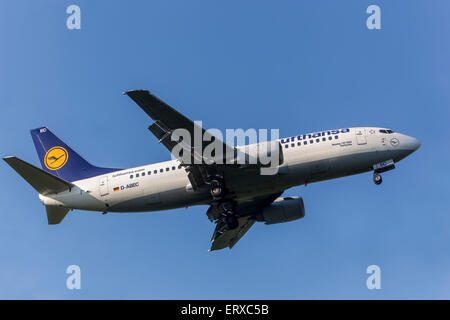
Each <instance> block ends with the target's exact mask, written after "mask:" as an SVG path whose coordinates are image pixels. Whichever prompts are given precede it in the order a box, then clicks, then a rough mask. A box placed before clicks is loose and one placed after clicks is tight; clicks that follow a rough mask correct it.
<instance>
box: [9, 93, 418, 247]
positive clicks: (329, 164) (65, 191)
mask: <svg viewBox="0 0 450 320" xmlns="http://www.w3.org/2000/svg"><path fill="white" fill-rule="evenodd" d="M123 94H125V95H127V96H128V97H130V98H131V99H132V100H133V101H134V102H135V103H136V104H137V105H139V106H140V107H141V108H142V110H143V111H144V112H145V113H146V114H147V115H148V116H149V117H150V118H151V119H153V121H154V122H153V123H152V124H151V125H150V126H149V130H150V132H151V133H153V134H154V135H155V136H156V138H157V139H158V141H159V142H160V143H162V144H163V145H164V146H165V147H166V148H167V149H169V151H171V152H172V150H173V148H174V146H175V145H177V144H178V143H181V142H182V141H180V140H181V139H179V138H178V137H175V139H174V133H175V131H176V129H180V128H181V129H184V130H186V131H187V132H189V133H192V134H194V132H195V131H196V130H197V131H199V130H200V132H201V133H202V134H204V135H209V138H214V139H213V140H214V141H215V142H216V143H218V145H220V146H221V147H223V150H227V151H230V150H231V153H230V154H231V155H232V156H233V157H235V156H236V154H237V151H239V152H240V153H241V154H242V153H244V154H245V155H247V154H248V153H249V152H248V150H249V149H248V148H247V149H242V146H238V147H235V146H230V145H227V144H226V143H224V142H222V141H220V139H219V138H217V137H215V136H213V135H212V134H209V133H208V131H206V130H205V129H203V128H202V127H201V126H199V125H198V124H197V123H196V122H193V121H192V120H190V119H189V118H187V117H185V116H184V115H182V114H181V113H179V112H178V111H176V110H175V109H174V108H172V107H170V106H169V105H168V104H166V103H165V102H163V101H162V100H160V99H159V98H157V97H156V96H154V95H153V94H151V93H150V92H149V91H147V90H130V91H126V92H124V93H123ZM31 136H32V138H33V142H34V145H35V147H36V151H37V153H38V156H39V160H40V162H41V166H42V169H40V168H37V167H35V166H33V165H31V164H29V163H27V162H25V161H23V160H21V159H19V158H17V157H14V156H9V157H5V158H3V159H4V160H5V161H6V162H7V163H8V164H9V165H10V166H11V167H12V168H13V169H14V170H15V171H16V172H17V173H18V174H19V175H21V176H22V177H23V178H24V179H25V180H26V181H27V182H28V183H29V184H30V185H31V186H32V187H33V188H34V189H35V190H36V191H37V192H38V193H39V198H40V201H41V202H42V203H43V204H44V205H45V207H46V212H47V221H48V224H50V225H53V224H59V223H60V222H61V221H62V220H63V219H64V218H65V216H66V214H67V213H68V212H69V211H70V210H73V209H78V210H88V211H99V212H102V213H109V212H149V211H159V210H171V209H175V208H182V207H186V208H187V207H189V206H193V205H208V206H209V208H208V209H207V211H206V214H207V216H208V218H209V219H210V220H211V221H212V222H214V223H215V229H214V232H213V236H212V239H211V247H210V249H209V250H210V251H213V250H219V249H223V248H226V247H228V248H230V249H231V248H233V246H234V245H235V244H236V243H237V242H238V241H239V240H240V239H241V238H242V237H243V235H244V234H245V233H246V232H247V231H248V230H249V229H250V228H251V227H252V226H253V224H254V223H256V222H264V223H265V224H267V225H270V224H276V223H284V222H289V221H294V220H297V219H300V218H303V217H304V215H305V206H304V202H303V199H302V197H300V196H290V197H282V196H281V195H282V193H283V192H284V191H285V190H286V189H289V188H291V187H294V186H299V185H307V184H309V183H314V182H319V181H324V180H329V179H336V178H340V177H345V176H350V175H354V174H360V173H364V172H369V171H373V181H374V183H375V184H377V185H379V184H381V182H382V177H381V173H383V172H386V171H389V170H392V169H394V168H395V165H396V163H397V162H399V161H400V160H402V159H404V158H405V157H407V156H408V155H410V154H411V153H413V152H414V151H416V150H417V149H418V148H419V147H420V145H421V144H420V142H419V141H418V140H417V139H415V138H413V137H410V136H407V135H405V134H401V133H398V132H394V131H392V130H391V129H387V128H381V127H354V128H344V129H337V130H325V131H320V132H315V133H309V134H301V135H298V136H294V137H288V138H284V139H276V140H274V141H272V142H271V143H272V144H275V145H276V148H275V149H274V150H275V151H277V153H276V155H275V156H276V159H277V161H278V162H277V163H276V164H277V166H276V170H275V171H274V172H275V173H274V174H264V175H263V174H261V170H262V168H264V164H263V163H262V162H261V161H258V160H257V159H256V160H255V161H253V163H244V164H239V163H237V162H236V161H234V162H233V161H231V162H230V161H228V162H223V163H221V162H220V161H213V162H211V161H210V160H211V159H206V156H203V155H202V152H200V151H204V150H205V148H206V147H207V143H206V142H201V145H200V148H201V150H199V149H198V148H197V149H196V148H192V147H191V145H189V141H185V142H186V145H187V146H188V147H186V148H185V149H186V150H187V151H188V152H187V153H186V154H187V155H188V156H187V157H183V158H182V157H181V156H178V157H175V159H173V160H169V161H165V162H159V163H154V164H148V165H143V166H139V167H135V168H128V169H117V168H102V167H97V166H94V165H91V164H90V163H89V162H87V161H86V160H85V159H83V158H82V157H81V156H80V155H79V154H78V153H76V152H75V151H74V150H73V149H72V148H70V147H69V146H68V145H67V144H65V143H64V142H63V141H61V140H60V139H59V138H57V137H56V136H55V135H54V134H53V133H52V132H51V131H50V130H49V129H48V128H47V127H41V128H37V129H33V130H31ZM177 139H178V140H177ZM210 141H211V140H210ZM191 142H192V141H191ZM259 144H262V142H260V143H259ZM244 147H249V146H248V145H247V146H244ZM250 147H251V146H250ZM256 147H257V150H259V151H258V152H271V150H272V149H270V150H269V151H267V150H268V148H266V149H265V150H266V151H264V148H261V150H260V149H258V148H259V147H260V146H259V145H256ZM180 154H181V153H180ZM244 158H245V157H244ZM256 158H257V157H256ZM186 159H188V160H189V159H191V160H193V159H194V160H198V161H188V160H186ZM246 159H249V158H246ZM252 159H255V157H253V158H252ZM206 160H209V162H208V161H206Z"/></svg>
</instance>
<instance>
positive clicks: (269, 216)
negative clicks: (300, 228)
mask: <svg viewBox="0 0 450 320" xmlns="http://www.w3.org/2000/svg"><path fill="white" fill-rule="evenodd" d="M304 216H305V206H304V204H303V199H302V197H285V198H278V199H276V200H275V201H274V202H273V203H272V204H271V205H270V206H268V207H267V208H265V209H264V210H263V212H262V213H261V214H260V215H259V216H258V221H264V222H265V223H266V224H274V223H283V222H289V221H294V220H297V219H301V218H303V217H304Z"/></svg>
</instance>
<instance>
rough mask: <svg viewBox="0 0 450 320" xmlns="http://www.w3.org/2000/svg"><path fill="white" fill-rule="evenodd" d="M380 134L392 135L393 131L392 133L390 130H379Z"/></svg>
mask: <svg viewBox="0 0 450 320" xmlns="http://www.w3.org/2000/svg"><path fill="white" fill-rule="evenodd" d="M380 132H381V133H387V134H391V133H394V131H392V130H390V129H386V130H384V129H381V130H380Z"/></svg>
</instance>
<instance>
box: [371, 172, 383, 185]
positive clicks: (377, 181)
mask: <svg viewBox="0 0 450 320" xmlns="http://www.w3.org/2000/svg"><path fill="white" fill-rule="evenodd" d="M373 182H375V184H376V185H379V184H381V183H382V182H383V178H382V177H381V176H380V175H379V174H374V175H373Z"/></svg>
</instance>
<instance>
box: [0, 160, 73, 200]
mask: <svg viewBox="0 0 450 320" xmlns="http://www.w3.org/2000/svg"><path fill="white" fill-rule="evenodd" d="M3 160H5V161H6V163H7V164H9V165H10V166H11V168H13V169H14V170H16V172H17V173H18V174H20V175H21V176H22V178H24V179H25V180H26V181H27V182H28V183H29V184H30V185H31V186H32V187H33V188H34V189H35V190H36V191H37V192H39V193H40V194H43V195H47V194H52V193H59V192H62V191H66V190H70V189H71V188H72V187H73V186H74V185H73V184H72V183H70V182H67V181H65V180H63V179H61V178H58V177H57V176H54V175H52V174H50V173H48V172H46V171H44V170H42V169H39V168H36V167H35V166H33V165H31V164H29V163H27V162H25V161H23V160H21V159H19V158H17V157H6V158H3Z"/></svg>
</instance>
